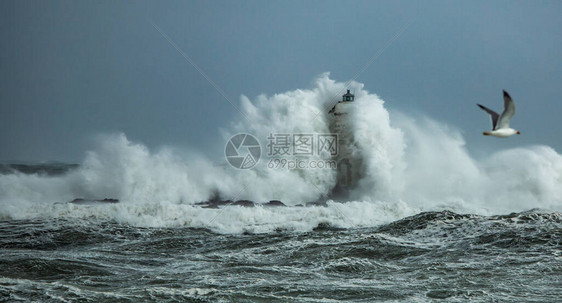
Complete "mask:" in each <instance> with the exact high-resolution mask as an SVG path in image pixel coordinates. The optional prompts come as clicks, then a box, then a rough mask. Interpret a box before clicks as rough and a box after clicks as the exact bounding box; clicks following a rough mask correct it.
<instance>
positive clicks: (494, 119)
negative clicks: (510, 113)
mask: <svg viewBox="0 0 562 303" xmlns="http://www.w3.org/2000/svg"><path fill="white" fill-rule="evenodd" d="M476 105H478V106H479V107H480V108H481V109H483V110H485V111H486V112H487V113H488V114H490V117H491V118H492V130H495V129H496V125H497V124H498V118H499V116H500V115H498V113H496V112H495V111H493V110H491V109H489V108H487V107H486V106H484V105H480V104H476Z"/></svg>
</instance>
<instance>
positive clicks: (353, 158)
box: [328, 89, 363, 198]
mask: <svg viewBox="0 0 562 303" xmlns="http://www.w3.org/2000/svg"><path fill="white" fill-rule="evenodd" d="M354 100H355V95H354V94H352V93H351V92H350V90H349V89H348V90H347V93H345V94H344V95H343V96H342V100H341V101H339V102H338V103H336V105H334V107H333V108H332V109H331V110H330V111H329V112H328V113H329V116H330V131H331V132H332V134H337V138H338V149H339V152H338V154H337V155H336V156H335V160H336V161H337V165H338V166H337V170H338V171H337V183H336V186H335V187H334V189H333V190H332V196H334V197H335V198H338V197H339V198H345V197H347V196H348V195H349V192H350V191H351V190H352V189H353V188H355V187H356V186H357V183H358V181H359V179H360V178H361V170H362V167H363V165H362V161H361V158H360V155H359V151H358V148H357V144H356V142H355V139H354V137H353V129H352V127H351V118H350V113H351V112H352V111H353V110H355V104H354V102H353V101H354Z"/></svg>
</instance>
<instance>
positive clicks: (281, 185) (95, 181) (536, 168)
mask: <svg viewBox="0 0 562 303" xmlns="http://www.w3.org/2000/svg"><path fill="white" fill-rule="evenodd" d="M350 88H351V89H352V90H353V91H354V93H355V96H356V101H354V103H353V107H354V108H353V110H352V111H351V112H350V121H351V125H350V128H351V131H352V132H353V135H354V137H355V143H356V144H354V146H352V147H350V149H351V150H352V153H353V154H354V155H356V156H358V157H360V158H361V159H362V163H363V165H364V167H363V170H364V171H363V178H362V179H361V180H360V181H359V183H358V186H357V187H356V188H355V189H353V190H352V192H351V193H350V198H349V199H348V200H349V201H347V202H349V203H344V204H340V203H332V202H329V203H328V206H327V207H324V208H322V207H318V208H309V207H306V208H303V209H301V208H292V207H290V208H275V209H264V208H260V207H258V208H253V209H247V208H241V207H228V209H219V210H208V209H201V208H199V207H197V206H194V204H195V203H197V202H201V201H207V200H209V199H213V198H217V197H219V198H221V199H232V200H240V199H247V200H252V201H257V202H266V201H269V200H281V201H283V202H284V203H285V204H287V205H297V204H301V203H303V202H308V201H315V200H319V199H324V200H326V199H327V198H326V197H327V196H328V195H329V193H330V191H331V190H332V188H333V187H334V186H335V183H336V178H337V176H336V171H335V170H331V169H299V170H297V169H292V170H289V169H271V168H270V167H268V165H267V159H262V161H260V162H259V163H258V165H256V166H255V167H254V168H253V169H249V170H237V169H234V168H231V167H230V166H228V165H227V164H225V163H226V162H225V160H224V159H208V158H206V157H205V156H202V155H197V154H193V153H191V154H189V155H187V154H185V153H181V152H178V151H177V150H174V149H173V148H166V147H164V148H161V149H159V150H157V151H150V150H149V149H148V148H147V147H146V146H144V145H142V144H140V143H135V142H131V141H130V140H128V139H127V138H126V136H125V135H124V134H112V135H105V136H100V137H99V138H97V148H96V149H94V150H92V151H89V152H87V153H86V157H85V160H84V161H83V163H81V165H80V166H79V168H77V169H74V170H71V171H70V172H68V173H66V174H63V175H41V174H23V173H18V172H16V173H11V174H2V175H0V217H4V218H13V219H22V218H30V217H57V216H68V217H84V216H94V217H103V218H109V219H115V220H117V221H121V222H126V223H131V224H135V225H146V226H175V225H183V226H186V225H187V226H193V227H208V228H214V229H217V230H237V231H240V230H244V229H245V228H248V226H254V227H255V226H258V228H257V230H273V229H275V228H278V227H280V226H283V227H286V228H292V229H302V230H307V229H311V228H313V227H314V226H317V225H318V223H322V222H328V223H330V224H332V225H336V226H342V227H350V226H371V225H374V224H380V223H384V222H390V221H392V220H396V219H400V218H403V217H405V216H408V215H413V214H415V213H417V212H420V211H426V210H432V211H434V210H452V211H456V212H468V213H475V214H499V213H506V212H516V211H523V210H528V209H531V208H542V209H549V210H555V211H559V210H561V209H562V156H561V155H560V154H558V153H557V152H556V151H555V150H554V149H552V148H551V147H548V146H528V147H520V148H515V149H507V150H502V151H499V152H497V153H495V154H492V155H490V156H489V157H488V158H486V159H483V160H479V159H475V158H474V157H472V156H471V155H470V154H469V153H468V151H467V149H466V147H465V142H464V139H463V138H462V136H461V134H460V132H459V131H458V130H456V129H455V128H453V127H451V126H448V125H444V124H443V123H440V122H438V121H435V120H432V119H430V118H426V117H422V118H419V117H412V116H408V115H406V114H402V113H394V112H393V113H389V112H388V111H387V110H386V109H385V107H384V101H383V100H381V99H380V98H379V97H378V96H377V95H375V94H372V93H369V92H368V91H367V90H365V89H364V86H363V84H361V83H357V82H352V83H351V84H350ZM345 89H346V85H345V84H344V83H341V82H336V81H334V80H332V79H330V78H329V74H323V75H320V76H319V77H318V78H317V79H316V81H315V84H314V87H313V88H311V89H298V90H294V91H289V92H285V93H282V94H276V95H273V96H265V95H261V96H258V97H257V98H255V99H254V100H250V99H249V98H247V97H245V96H242V97H241V101H240V102H241V110H242V111H243V113H244V115H243V116H244V117H242V118H240V119H239V120H237V121H234V122H233V123H232V125H231V127H230V128H229V129H228V130H222V131H221V132H222V136H223V139H224V141H225V142H226V141H227V140H228V138H230V137H231V136H232V135H234V134H237V133H250V134H252V135H254V136H255V137H256V138H258V139H259V140H260V143H261V146H262V154H264V153H265V151H266V148H267V141H266V138H267V137H268V136H269V135H270V134H272V133H289V134H301V133H309V134H310V133H316V134H325V133H329V132H330V127H329V123H330V117H329V115H328V110H329V109H330V107H331V106H333V102H334V100H337V99H338V98H339V96H340V95H341V92H342V91H345ZM312 159H313V160H322V159H324V158H323V157H322V156H320V155H318V156H315V157H312ZM75 198H86V199H103V198H117V199H119V200H120V201H121V202H120V203H118V204H116V205H103V206H102V205H99V206H92V205H89V206H83V205H70V204H68V203H65V202H68V201H71V200H73V199H75ZM61 202H62V203H61ZM342 202H346V201H342ZM299 209H300V210H299ZM271 218H278V220H271ZM272 222H274V223H272ZM275 222H277V223H275ZM283 222H284V223H283ZM315 224H316V225H315ZM253 230H255V229H253Z"/></svg>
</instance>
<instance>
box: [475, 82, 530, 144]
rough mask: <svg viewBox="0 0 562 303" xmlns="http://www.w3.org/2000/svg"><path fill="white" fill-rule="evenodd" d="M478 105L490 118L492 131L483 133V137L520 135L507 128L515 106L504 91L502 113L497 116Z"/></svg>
mask: <svg viewBox="0 0 562 303" xmlns="http://www.w3.org/2000/svg"><path fill="white" fill-rule="evenodd" d="M476 105H478V106H479V107H480V108H481V109H483V110H485V111H486V112H487V113H488V114H490V117H491V118H492V130H491V131H489V132H484V133H483V134H484V135H485V136H494V137H503V138H505V137H509V136H512V135H515V134H517V135H519V134H520V133H519V132H518V131H517V130H515V129H513V128H511V127H509V121H511V117H513V115H515V104H514V103H513V100H511V97H510V96H509V94H508V93H507V92H506V91H505V90H504V91H503V107H504V109H503V113H502V114H501V115H498V113H496V112H495V111H493V110H491V109H489V108H487V107H485V106H483V105H480V104H476Z"/></svg>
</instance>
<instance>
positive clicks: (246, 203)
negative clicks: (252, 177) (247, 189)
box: [232, 200, 255, 207]
mask: <svg viewBox="0 0 562 303" xmlns="http://www.w3.org/2000/svg"><path fill="white" fill-rule="evenodd" d="M232 205H238V206H244V207H254V206H255V204H254V202H252V201H250V200H238V201H236V202H234V203H232Z"/></svg>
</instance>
